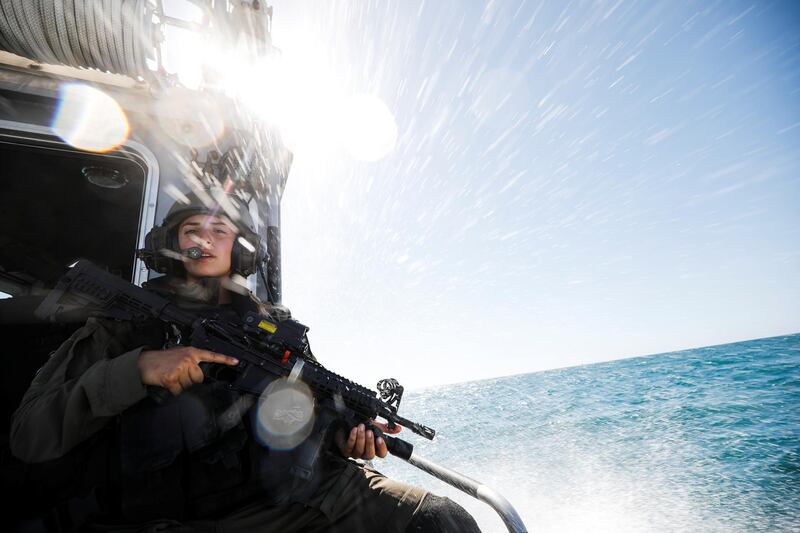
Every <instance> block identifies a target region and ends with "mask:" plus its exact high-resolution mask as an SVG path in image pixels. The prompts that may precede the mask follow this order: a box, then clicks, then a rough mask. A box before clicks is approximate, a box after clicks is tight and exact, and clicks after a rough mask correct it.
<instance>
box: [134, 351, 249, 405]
mask: <svg viewBox="0 0 800 533" xmlns="http://www.w3.org/2000/svg"><path fill="white" fill-rule="evenodd" d="M203 362H208V363H221V364H223V365H231V366H234V365H236V364H238V363H239V361H238V360H237V359H235V358H233V357H228V356H227V355H222V354H218V353H214V352H209V351H207V350H201V349H199V348H193V347H191V346H179V347H177V348H170V349H169V350H145V351H143V352H142V353H141V354H139V374H141V376H142V383H144V384H145V385H156V386H158V387H163V388H165V389H167V390H169V391H170V392H171V393H172V394H174V395H175V396H177V395H178V394H180V393H181V392H182V391H184V390H185V389H188V388H189V387H191V386H192V385H193V384H195V383H202V382H203V378H204V376H203V371H202V370H201V369H200V366H199V365H200V363H203Z"/></svg>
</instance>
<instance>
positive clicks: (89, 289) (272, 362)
mask: <svg viewBox="0 0 800 533" xmlns="http://www.w3.org/2000/svg"><path fill="white" fill-rule="evenodd" d="M86 309H90V310H91V312H92V314H99V315H102V316H106V317H110V318H116V319H120V320H131V321H140V320H149V319H152V318H156V319H158V320H161V321H163V322H165V323H168V324H173V325H176V326H178V327H179V329H181V330H186V331H189V332H190V333H189V335H188V336H189V339H188V340H189V344H190V345H191V346H194V347H196V348H201V349H204V350H208V351H211V352H216V353H221V354H225V355H228V356H231V357H235V358H236V359H238V360H239V363H238V364H237V365H236V366H235V367H228V366H226V365H221V364H209V363H201V364H200V366H201V367H202V368H203V372H204V374H205V375H206V376H207V377H210V378H212V379H217V380H221V381H224V382H226V383H227V386H228V387H229V388H230V389H232V390H236V391H240V392H243V393H248V394H252V395H256V396H260V395H261V394H262V392H264V391H265V390H266V389H267V387H269V386H270V385H271V384H272V383H274V382H276V380H280V379H284V378H285V379H286V381H287V382H296V381H301V382H303V383H305V384H306V385H307V386H308V388H309V389H310V390H311V393H312V394H313V396H314V403H315V411H316V416H315V417H314V427H313V430H312V431H311V432H310V434H309V436H308V438H306V439H305V441H304V442H303V444H302V446H300V447H299V448H300V454H299V455H298V456H297V464H296V465H295V466H294V467H293V468H292V473H293V474H295V476H297V478H298V479H302V480H308V479H311V478H313V475H314V465H315V462H316V459H317V458H318V457H319V456H320V454H321V452H323V451H324V449H325V447H326V446H328V445H329V436H330V431H331V429H333V428H336V427H339V426H341V427H344V428H349V427H355V426H356V425H357V424H360V423H364V424H365V425H366V424H369V422H370V421H371V420H375V419H376V418H377V417H381V418H383V419H385V420H386V421H387V423H388V424H387V425H388V427H389V428H391V429H393V428H394V427H395V425H396V424H400V425H402V426H404V427H407V428H408V429H410V430H411V431H413V432H414V433H416V434H418V435H421V436H423V437H425V438H427V439H433V437H434V435H435V434H436V432H435V431H434V430H433V429H431V428H429V427H427V426H424V425H422V424H418V423H416V422H413V421H411V420H408V419H406V418H403V417H402V416H400V415H398V414H397V410H398V407H399V405H400V400H401V397H402V394H403V387H401V386H400V384H399V383H397V381H396V380H393V379H388V380H381V381H380V382H379V383H378V389H379V391H380V397H378V393H376V392H375V391H372V390H370V389H368V388H366V387H362V386H361V385H358V384H357V383H354V382H352V381H349V380H347V379H346V378H343V377H342V376H339V375H337V374H334V373H333V372H331V371H330V370H327V369H326V368H325V367H323V366H322V365H321V364H319V363H318V362H317V361H316V360H315V359H314V358H313V357H311V356H310V350H309V347H308V341H307V337H306V332H307V331H308V328H307V327H306V326H304V325H303V324H301V323H299V322H297V321H295V320H291V319H289V320H283V321H276V320H273V319H271V318H270V317H264V316H262V315H259V314H258V313H254V312H249V313H247V314H246V315H245V316H244V318H243V319H241V320H233V319H231V318H229V317H227V316H226V317H225V318H222V315H220V317H206V316H201V315H198V314H195V313H192V312H190V311H187V310H185V309H181V308H179V307H178V306H177V305H176V304H175V303H173V302H171V301H170V300H168V299H166V298H164V297H162V296H159V295H158V294H155V293H152V292H150V291H148V290H146V289H143V288H141V287H138V286H136V285H134V284H132V283H129V282H126V281H125V280H123V279H121V278H119V277H117V276H114V275H113V274H109V273H108V272H106V271H104V270H102V269H100V268H98V267H96V266H95V265H93V264H92V263H91V262H89V261H87V260H80V261H78V262H76V263H75V264H74V265H73V266H72V267H71V268H70V269H69V271H68V272H67V273H66V274H64V276H62V278H61V279H60V280H59V282H58V284H57V285H56V287H55V288H54V289H53V290H52V291H51V292H50V294H49V295H48V296H47V297H46V298H45V300H44V301H43V302H42V304H41V305H40V306H39V308H38V309H37V311H36V314H37V315H38V316H39V317H40V318H46V319H48V320H58V319H59V317H60V316H75V315H76V314H80V312H81V311H83V310H86ZM162 392H163V391H162ZM289 411H291V409H290V410H289ZM284 415H286V416H285V418H287V419H290V421H291V419H293V418H303V417H302V416H296V415H297V413H294V412H288V413H284ZM371 429H372V430H373V431H374V432H375V433H376V435H377V434H380V431H379V430H378V429H377V428H374V427H371ZM383 438H384V440H385V442H386V446H387V448H388V449H389V452H390V453H391V454H392V455H395V456H397V457H399V458H401V459H403V460H405V461H407V462H409V463H411V464H413V465H414V466H416V467H418V468H420V469H422V470H424V471H426V472H428V473H429V474H431V475H433V476H435V477H438V478H439V479H442V480H443V481H446V482H447V483H449V484H451V485H453V486H455V487H456V488H458V489H460V490H462V491H464V492H466V493H468V494H470V495H472V496H474V497H476V498H479V499H481V500H483V501H484V502H486V503H488V504H489V505H491V506H492V507H494V508H495V510H496V511H497V512H498V513H500V515H501V517H502V518H503V520H504V522H505V523H506V525H507V526H508V528H509V530H510V531H517V532H523V531H525V526H524V525H523V524H522V520H521V519H520V518H519V515H518V514H517V513H516V511H515V510H514V509H513V507H511V505H510V504H509V503H508V502H507V501H506V500H505V499H504V498H503V497H502V496H500V495H499V494H497V493H495V492H494V491H492V490H491V489H489V488H488V487H486V486H485V485H482V484H481V483H479V482H477V481H475V480H473V479H470V478H468V477H466V476H463V475H461V474H459V473H457V472H454V471H452V470H449V469H446V468H444V467H441V466H439V465H436V464H434V463H432V462H430V461H427V460H426V459H423V458H421V457H418V456H415V455H414V447H413V445H411V444H410V443H408V442H406V441H404V440H402V439H399V438H397V437H392V436H389V435H383Z"/></svg>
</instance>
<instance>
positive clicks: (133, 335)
mask: <svg viewBox="0 0 800 533" xmlns="http://www.w3.org/2000/svg"><path fill="white" fill-rule="evenodd" d="M247 298H249V301H250V302H252V301H255V299H254V298H253V297H252V296H250V295H248V296H247V297H246V298H245V299H247ZM181 305H182V306H183V303H181ZM259 305H260V304H259ZM260 309H261V310H262V312H263V311H264V310H265V308H264V307H263V306H261V307H260ZM266 310H267V312H269V311H270V310H269V309H266ZM273 314H274V313H273ZM151 330H152V328H150V330H147V328H145V329H142V328H139V327H138V326H137V325H135V324H132V323H130V322H121V321H114V320H110V319H89V320H88V322H87V323H86V325H85V326H83V327H82V328H80V329H79V330H77V331H76V332H75V333H74V334H73V335H72V336H71V337H70V338H69V339H68V340H67V341H66V342H65V343H63V344H62V345H61V346H60V347H59V348H58V349H57V350H56V351H55V352H54V353H53V354H52V355H51V357H50V359H49V361H48V362H47V363H46V364H45V365H44V366H43V367H42V368H41V369H40V371H39V372H38V373H37V375H36V377H35V378H34V380H33V383H32V384H31V386H30V388H29V389H28V391H27V392H26V394H25V396H24V397H23V400H22V402H21V404H20V407H19V408H18V409H17V411H16V413H15V414H14V417H13V419H12V427H11V449H12V452H13V453H14V455H16V456H17V457H19V458H20V459H22V460H23V461H25V462H29V463H42V462H45V461H50V460H54V459H57V458H61V457H64V456H66V455H68V454H70V453H73V452H74V450H76V448H78V447H80V446H87V445H89V446H94V447H95V448H92V449H91V451H90V452H89V453H88V455H87V457H89V458H90V459H91V460H92V461H93V466H87V467H86V472H83V473H82V474H81V475H86V476H90V475H95V474H96V473H97V472H100V474H99V476H100V477H105V476H110V477H114V475H116V474H114V473H113V472H112V473H109V472H107V471H106V470H111V471H113V470H115V469H116V467H115V466H113V465H115V464H116V463H118V462H119V454H120V451H119V450H120V445H119V443H118V442H117V441H119V438H120V437H119V435H120V431H122V434H123V435H124V428H125V425H126V423H127V422H126V420H136V418H135V416H136V413H137V412H138V411H141V412H144V413H145V414H148V413H149V412H150V411H148V409H149V407H147V406H150V405H152V406H153V409H152V410H153V412H158V408H159V407H158V406H157V405H156V404H155V403H154V401H153V399H152V392H153V390H152V389H149V388H148V387H146V386H145V385H143V384H142V382H141V377H140V374H139V369H138V358H139V355H140V353H141V352H142V350H143V349H160V348H162V346H163V342H162V340H161V339H160V338H159V334H158V332H157V333H156V334H154V333H153V332H152V331H151ZM210 387H211V385H209V384H206V383H203V384H201V385H195V386H193V387H191V388H190V389H188V390H186V391H184V392H183V393H181V395H179V396H178V397H177V398H172V400H173V401H174V402H179V403H175V404H174V405H172V406H171V407H170V409H171V411H170V410H167V411H165V412H167V413H173V414H170V415H169V416H165V417H164V418H163V420H166V421H168V423H163V424H162V425H163V427H159V428H154V429H153V431H142V429H141V428H142V427H147V426H141V425H139V426H133V427H134V428H136V429H135V432H134V433H133V437H134V438H140V437H141V438H149V439H150V440H151V441H153V442H157V443H159V441H158V439H160V438H161V436H160V435H161V434H162V432H163V436H164V440H169V439H171V438H173V437H175V438H177V441H175V442H177V443H178V444H177V445H176V446H177V447H178V448H181V449H180V450H178V451H180V453H181V454H182V455H181V457H182V456H184V455H186V456H188V457H191V458H192V460H193V461H194V458H196V457H202V461H203V464H202V467H203V468H204V469H210V470H209V472H212V473H211V474H207V473H203V474H202V476H200V478H199V479H200V481H195V480H194V479H193V478H192V475H193V474H187V472H193V470H191V469H187V468H184V469H183V470H182V471H181V473H180V474H179V475H178V477H177V478H174V476H173V478H174V479H171V480H170V479H168V478H167V477H154V478H153V477H152V476H151V477H149V478H148V479H149V480H150V481H146V482H142V483H143V484H142V485H141V486H140V487H139V489H142V490H139V492H144V493H151V494H150V496H152V497H153V498H152V499H153V500H155V501H156V503H158V502H159V501H160V500H159V499H162V500H163V499H169V498H172V497H173V496H174V493H175V492H176V490H175V487H178V492H180V491H185V492H186V501H184V500H180V501H179V503H178V505H179V506H180V508H181V512H180V513H179V514H178V515H176V516H172V517H167V518H166V519H164V518H163V517H162V516H161V515H160V514H157V515H156V516H155V517H152V516H148V514H147V513H146V512H141V513H139V512H138V511H133V512H132V513H131V512H128V513H124V512H123V513H122V514H121V516H122V517H123V519H120V515H116V516H114V514H113V513H112V515H111V516H112V517H113V518H112V520H111V521H110V522H108V524H109V525H101V524H103V523H106V522H105V520H106V517H107V516H108V515H105V514H101V515H100V516H99V517H93V518H92V520H93V521H94V523H95V526H94V527H95V529H114V530H119V531H129V530H130V531H142V530H148V529H150V530H163V529H165V528H166V529H169V530H172V529H171V528H175V530H176V531H256V530H257V531H276V532H278V531H280V532H288V531H314V530H319V531H374V530H379V531H403V530H404V529H405V527H406V524H408V522H409V521H410V520H411V518H412V516H413V514H414V512H415V511H416V510H417V509H419V507H420V506H421V504H422V502H423V500H424V499H425V497H426V495H427V493H426V492H425V491H423V490H421V489H419V488H416V487H412V486H409V485H405V484H402V483H399V482H396V481H393V480H390V479H388V478H386V477H385V476H383V475H381V474H380V473H378V472H377V471H375V470H372V469H371V468H368V467H366V466H363V465H360V464H357V463H356V462H354V461H350V460H345V459H343V458H339V457H336V456H335V454H327V455H326V457H325V463H326V467H325V474H324V476H323V477H322V479H321V481H320V482H319V485H318V486H317V487H316V489H315V490H314V492H313V493H312V494H310V495H307V496H305V497H304V499H303V500H302V501H300V502H298V501H292V500H291V498H288V499H287V498H282V497H281V495H280V494H277V495H276V494H266V493H264V495H263V497H262V492H261V490H260V487H261V485H259V483H253V480H252V479H250V480H248V476H249V477H251V478H252V477H253V474H252V468H250V470H251V471H249V472H248V468H249V467H248V468H244V467H241V465H240V464H239V459H240V458H241V457H243V456H246V455H248V454H253V453H255V454H258V453H260V452H259V450H260V445H258V444H257V443H256V442H255V441H254V439H253V438H252V437H251V436H250V435H249V434H248V435H247V436H246V437H242V438H241V439H239V440H237V439H238V438H239V437H236V436H237V435H244V434H245V432H244V431H243V427H242V422H241V421H238V420H235V421H234V423H233V424H231V425H229V426H225V427H214V428H212V429H211V430H209V429H208V423H205V422H204V425H201V426H198V427H197V429H196V430H195V429H193V426H192V425H191V423H190V422H186V421H185V420H182V419H181V416H184V418H187V417H186V416H185V413H186V412H187V409H189V408H193V407H192V406H193V405H195V404H199V403H202V402H207V401H209V400H208V398H212V399H213V398H216V399H215V400H214V401H218V396H219V394H218V391H216V392H215V391H213V390H212V389H210ZM207 390H211V393H208V394H207V395H206V396H203V394H205V392H204V391H207ZM201 393H202V394H201ZM226 401H227V400H226ZM180 402H183V403H180ZM192 402H195V403H192ZM187 406H188V407H187ZM174 413H179V414H178V415H174ZM180 413H184V415H181V414H180ZM170 416H173V418H169V417H170ZM242 418H244V417H242ZM203 420H204V419H203ZM137 423H138V422H137ZM214 424H216V422H213V420H212V425H214ZM176 426H182V428H181V429H179V428H176ZM120 428H122V429H120ZM237 431H238V433H237ZM136 432H138V433H136ZM181 432H182V433H181ZM204 432H205V433H204ZM206 433H207V435H206ZM106 434H107V435H111V436H110V437H108V438H105V437H103V438H101V436H104V435H106ZM176 435H177V437H176ZM196 435H201V437H197V438H195V436H196ZM202 435H206V436H205V437H203V436H202ZM231 435H234V437H235V438H234V437H230V436H231ZM229 437H230V438H229ZM126 438H127V439H129V440H130V438H131V437H130V432H129V434H128V436H127V437H124V438H123V440H124V439H126ZM198 439H199V440H198ZM244 440H246V444H242V443H241V442H240V441H244ZM217 441H225V442H226V444H225V446H227V448H220V449H222V451H221V452H220V451H219V450H217V449H215V451H214V454H208V453H205V451H206V450H207V449H210V448H213V447H214V446H217V444H216V442H217ZM87 443H88V444H87ZM231 443H232V444H231ZM160 445H161V444H160V443H159V444H157V446H160ZM248 447H249V448H248ZM123 448H124V445H123ZM167 448H168V447H167V446H166V445H165V447H164V449H167ZM254 449H255V451H253V450H254ZM226 450H227V451H226ZM230 450H233V452H234V455H235V457H234V460H233V461H232V463H233V464H231V461H229V459H230V458H231V456H232V455H231V454H230V453H228V452H229V451H230ZM248 450H249V451H248ZM162 451H163V450H162ZM170 451H171V450H169V449H167V452H170ZM137 453H138V452H137ZM172 453H173V455H169V454H168V453H167V454H166V455H165V454H163V453H162V454H161V455H160V456H158V459H157V460H155V461H154V462H153V464H157V465H160V466H164V465H167V466H169V465H171V463H176V462H177V461H178V459H175V452H174V451H173V452H172ZM226 453H227V454H228V455H227V456H226ZM204 454H205V455H204ZM151 456H152V454H151V455H148V456H143V457H144V458H143V459H142V462H143V463H146V462H147V461H148V460H149V459H150V458H151ZM134 457H135V458H136V460H137V461H138V460H139V456H138V455H136V454H134ZM164 457H166V458H167V459H166V460H165V459H164ZM209 457H211V458H210V459H209ZM128 459H130V457H129V458H128ZM125 460H126V459H125V458H123V459H122V462H123V463H124V462H125ZM159 461H160V462H159ZM98 464H99V466H97V465H98ZM109 465H111V466H109ZM137 465H138V463H137ZM160 466H157V467H153V472H155V473H159V470H158V468H159V467H160ZM98 468H99V470H98ZM121 468H122V470H123V471H124V470H125V466H124V465H123V466H122V467H121ZM135 468H139V466H136V467H135ZM192 468H194V466H193V467H192ZM203 472H205V470H203ZM220 473H221V474H220ZM151 474H152V473H148V474H147V475H148V476H150V475H151ZM229 474H230V475H229ZM159 475H160V474H159ZM218 475H219V476H222V477H220V478H214V477H213V476H218ZM203 476H205V477H203ZM116 479H117V482H118V484H119V485H122V493H121V494H123V495H122V496H119V494H120V493H119V492H115V493H113V494H112V495H109V494H102V492H103V491H104V490H105V488H104V487H105V486H106V484H105V482H104V481H99V480H98V479H97V478H94V479H91V480H90V481H89V483H88V484H89V485H90V486H92V485H93V486H94V489H93V490H99V491H100V492H101V494H100V499H101V500H104V501H112V502H113V500H114V498H116V497H121V498H122V499H123V500H124V499H125V498H127V496H125V495H124V492H125V487H124V485H125V483H126V481H124V480H125V479H126V478H125V477H124V476H123V477H122V478H119V477H117V478H116ZM120 479H122V480H123V481H122V482H120V481H119V480H120ZM153 479H155V481H152V480H153ZM208 479H211V480H212V481H213V483H208ZM217 479H225V480H227V481H229V482H227V483H222V484H220V483H219V482H218V481H217ZM176 480H177V481H176ZM203 482H206V483H207V484H210V485H213V487H212V488H213V490H214V491H217V489H219V490H218V492H217V493H214V494H205V493H204V494H199V493H198V494H194V493H193V492H192V491H193V490H195V489H194V488H193V485H202V484H203ZM147 483H151V485H147ZM169 483H173V485H170V484H169ZM174 483H177V485H175V484H174ZM112 485H113V483H112ZM97 487H99V488H97ZM161 487H163V495H160V494H159V490H161ZM242 487H245V488H242ZM137 490H138V489H137ZM206 492H208V491H206ZM267 492H268V491H267ZM140 496H141V495H137V497H140ZM145 496H147V494H145ZM195 496H196V501H197V502H203V503H201V504H199V505H195V506H192V505H191V502H189V501H188V500H193V499H194V498H195ZM203 498H206V499H205V500H204V499H203ZM176 501H178V500H176ZM205 502H208V503H205ZM220 502H222V503H220ZM110 507H111V508H112V509H116V508H118V507H115V506H114V505H111V506H110ZM101 508H102V506H101ZM144 508H146V507H144ZM134 509H136V508H135V507H134ZM142 518H145V519H144V520H142ZM98 521H99V523H98ZM111 522H113V526H112V525H110V524H111Z"/></svg>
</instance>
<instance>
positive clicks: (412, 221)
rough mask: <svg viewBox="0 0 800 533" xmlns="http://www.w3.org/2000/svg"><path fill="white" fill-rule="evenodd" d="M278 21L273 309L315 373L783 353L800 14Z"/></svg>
mask: <svg viewBox="0 0 800 533" xmlns="http://www.w3.org/2000/svg"><path fill="white" fill-rule="evenodd" d="M272 4H273V6H274V18H273V38H274V43H275V45H276V46H277V47H278V48H280V49H281V50H282V59H283V60H285V61H286V63H287V64H290V65H292V66H293V68H295V75H296V76H299V77H300V78H299V79H301V80H302V81H301V83H300V84H299V85H297V86H296V90H295V91H294V92H293V94H295V95H296V96H297V99H298V100H297V103H298V106H299V107H298V109H300V110H301V111H300V112H299V114H298V115H297V120H296V121H295V126H296V128H295V130H294V131H293V132H292V133H291V134H290V135H289V134H287V138H289V140H290V141H291V142H292V148H293V150H294V156H295V159H294V164H293V167H292V170H291V173H290V175H289V181H288V184H287V188H286V190H285V193H284V197H283V202H282V215H281V216H282V246H283V249H282V253H283V257H282V261H283V301H284V303H285V304H286V305H287V306H289V307H290V308H291V309H292V312H293V314H294V317H295V318H296V319H298V320H300V321H301V322H303V323H305V324H307V325H308V326H309V327H310V332H309V337H310V339H311V346H312V349H313V351H314V353H315V354H316V355H317V357H318V358H319V359H320V360H321V361H322V362H323V364H325V365H326V366H327V367H328V368H330V369H332V370H334V371H337V372H338V373H341V374H344V375H346V376H348V377H352V378H354V379H356V381H359V382H361V383H363V384H365V385H368V386H374V384H375V382H376V381H377V380H378V379H380V378H384V377H395V378H397V379H399V380H400V382H401V383H403V384H404V385H405V386H406V387H407V388H411V389H413V388H421V387H428V386H432V385H437V384H443V383H454V382H463V381H471V380H477V379H484V378H490V377H496V376H503V375H511V374H521V373H528V372H534V371H539V370H544V369H550V368H557V367H566V366H574V365H580V364H587V363H593V362H599V361H606V360H611V359H617V358H623V357H631V356H639V355H646V354H653V353H662V352H667V351H674V350H679V349H684V348H690V347H698V346H706V345H713V344H720V343H725V342H731V341H736V340H744V339H752V338H760V337H768V336H774V335H780V334H787V333H796V332H800V276H798V274H800V173H799V172H798V171H800V150H798V148H800V31H798V28H800V7H798V5H797V4H796V3H794V2H788V1H787V2H738V1H725V2H680V3H676V2H669V1H647V2H632V1H622V0H620V1H616V0H613V1H610V2H597V1H593V2H581V1H573V2H569V3H565V2H547V3H544V4H541V3H538V2H518V1H502V0H497V1H492V2H477V1H473V2H460V1H458V2H457V1H451V0H442V1H428V2H419V1H411V0H408V1H403V2H304V1H298V0H292V1H279V0H275V1H273V2H272ZM268 85H269V84H267V85H262V86H261V87H263V88H264V91H268ZM257 88H258V87H257ZM359 95H361V96H359ZM364 95H368V97H369V98H371V99H372V100H369V101H371V102H373V103H374V102H376V101H377V102H378V104H380V105H377V104H376V105H373V107H372V108H370V109H371V111H367V112H366V118H364V116H362V115H359V113H358V112H357V110H356V111H354V109H355V108H354V107H353V102H362V103H363V102H364V101H367V100H365V98H367V97H366V96H364ZM354 98H355V99H354ZM358 98H361V100H359V99H358ZM381 106H383V107H381ZM359 109H363V107H362V108H359ZM381 113H383V115H382V114H381ZM301 115H302V116H301ZM384 115H388V119H387V118H386V116H384ZM370 117H373V118H374V117H379V118H380V120H378V119H376V120H377V125H376V124H373V123H370ZM354 130H355V131H356V133H358V132H359V131H360V132H361V134H362V137H361V141H360V142H361V143H362V144H363V143H366V142H367V141H369V140H374V141H375V142H377V143H378V144H379V145H380V146H381V148H380V149H376V150H377V151H376V150H373V151H372V152H370V153H367V154H366V155H365V154H364V153H358V150H356V149H353V146H352V143H350V145H349V146H348V139H350V138H352V136H353V131H354ZM395 134H396V135H395ZM376 154H378V155H376Z"/></svg>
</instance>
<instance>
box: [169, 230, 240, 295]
mask: <svg viewBox="0 0 800 533" xmlns="http://www.w3.org/2000/svg"><path fill="white" fill-rule="evenodd" d="M236 236H237V235H236V230H235V228H234V227H233V226H232V225H231V224H230V223H228V222H226V221H225V220H223V219H222V218H220V217H217V216H213V215H194V216H191V217H189V218H187V219H186V220H184V221H183V222H182V223H181V225H180V226H179V227H178V244H179V245H180V247H181V249H182V250H185V249H187V248H192V247H195V246H196V247H198V248H200V249H201V250H202V251H203V256H202V257H201V258H200V259H189V258H187V259H186V262H184V264H183V266H184V267H185V268H186V272H187V273H188V277H189V279H192V278H202V277H220V276H228V275H230V273H231V250H232V249H233V243H234V241H235V240H236Z"/></svg>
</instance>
